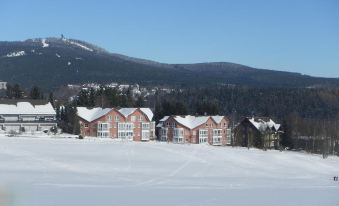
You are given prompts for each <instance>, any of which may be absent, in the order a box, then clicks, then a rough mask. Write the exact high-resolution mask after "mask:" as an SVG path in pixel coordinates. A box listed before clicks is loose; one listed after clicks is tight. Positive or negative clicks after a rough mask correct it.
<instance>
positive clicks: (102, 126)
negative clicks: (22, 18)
mask: <svg viewBox="0 0 339 206" xmlns="http://www.w3.org/2000/svg"><path fill="white" fill-rule="evenodd" d="M108 129H109V125H108V123H98V131H108Z"/></svg>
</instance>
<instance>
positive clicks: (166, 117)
mask: <svg viewBox="0 0 339 206" xmlns="http://www.w3.org/2000/svg"><path fill="white" fill-rule="evenodd" d="M168 118H169V116H164V117H163V118H162V119H161V120H159V121H160V122H164V121H166V120H167V119H168Z"/></svg>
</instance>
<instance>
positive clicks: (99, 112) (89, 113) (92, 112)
mask: <svg viewBox="0 0 339 206" xmlns="http://www.w3.org/2000/svg"><path fill="white" fill-rule="evenodd" d="M77 110H78V113H77V114H78V116H79V117H81V118H82V119H84V120H86V121H88V122H92V121H93V120H96V119H98V118H100V117H102V116H104V115H105V114H107V113H108V112H110V111H111V110H112V109H110V108H104V109H103V108H101V107H96V108H92V109H88V108H87V107H77Z"/></svg>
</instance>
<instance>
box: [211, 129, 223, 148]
mask: <svg viewBox="0 0 339 206" xmlns="http://www.w3.org/2000/svg"><path fill="white" fill-rule="evenodd" d="M221 135H222V130H221V129H214V130H213V145H220V144H221V137H222V136H221Z"/></svg>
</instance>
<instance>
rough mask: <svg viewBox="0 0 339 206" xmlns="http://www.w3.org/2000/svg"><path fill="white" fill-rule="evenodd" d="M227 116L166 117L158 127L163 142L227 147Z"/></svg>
mask: <svg viewBox="0 0 339 206" xmlns="http://www.w3.org/2000/svg"><path fill="white" fill-rule="evenodd" d="M228 123H229V121H228V119H227V118H226V117H225V116H191V115H187V116H165V117H164V118H162V119H161V120H160V122H159V124H158V125H157V128H158V137H159V140H161V141H168V142H173V143H192V144H211V145H226V144H228V143H230V134H231V132H230V130H229V128H228Z"/></svg>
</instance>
